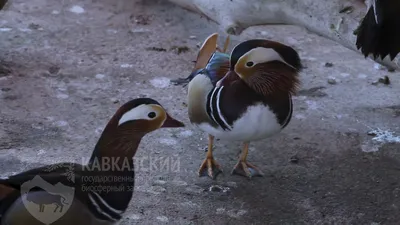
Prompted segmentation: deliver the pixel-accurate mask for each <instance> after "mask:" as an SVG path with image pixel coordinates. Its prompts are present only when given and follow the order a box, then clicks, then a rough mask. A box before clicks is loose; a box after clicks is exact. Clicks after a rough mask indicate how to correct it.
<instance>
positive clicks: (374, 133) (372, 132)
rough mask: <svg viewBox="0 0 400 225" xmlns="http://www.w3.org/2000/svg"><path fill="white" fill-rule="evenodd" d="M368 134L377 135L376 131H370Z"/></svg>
mask: <svg viewBox="0 0 400 225" xmlns="http://www.w3.org/2000/svg"><path fill="white" fill-rule="evenodd" d="M367 135H369V136H373V137H375V136H376V135H377V133H376V132H375V131H373V130H372V131H368V133H367Z"/></svg>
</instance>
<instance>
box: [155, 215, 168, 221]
mask: <svg viewBox="0 0 400 225" xmlns="http://www.w3.org/2000/svg"><path fill="white" fill-rule="evenodd" d="M156 219H157V220H159V221H161V222H168V221H169V219H168V217H166V216H157V218H156Z"/></svg>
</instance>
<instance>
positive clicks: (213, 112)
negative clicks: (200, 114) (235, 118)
mask: <svg viewBox="0 0 400 225" xmlns="http://www.w3.org/2000/svg"><path fill="white" fill-rule="evenodd" d="M223 89H224V86H221V87H215V88H214V89H213V90H212V91H211V92H210V94H209V95H208V96H207V105H206V110H207V114H208V116H209V117H210V118H211V120H212V121H214V123H216V124H217V125H218V126H219V127H221V128H222V129H223V130H231V129H232V121H231V123H230V124H229V123H228V122H227V119H226V118H225V116H224V114H223V113H222V111H221V93H222V90H223Z"/></svg>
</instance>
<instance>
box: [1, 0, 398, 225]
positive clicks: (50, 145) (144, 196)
mask: <svg viewBox="0 0 400 225" xmlns="http://www.w3.org/2000/svg"><path fill="white" fill-rule="evenodd" d="M11 2H12V4H11V5H10V6H9V7H8V8H7V10H5V11H1V12H0V49H1V51H0V62H1V65H0V69H1V71H0V88H1V91H0V107H1V111H0V124H1V128H0V171H1V175H2V176H7V175H10V174H12V173H16V172H20V171H22V170H25V169H28V168H32V167H35V166H39V165H43V164H49V163H55V162H61V161H77V162H82V161H83V162H86V160H87V157H89V156H90V154H91V151H92V149H93V147H94V145H95V143H96V141H97V138H98V137H99V134H100V132H101V130H102V129H103V127H104V126H105V124H106V123H107V122H108V119H109V118H110V117H111V115H112V114H113V113H114V112H115V110H116V109H117V108H118V107H119V106H120V105H121V104H122V103H123V102H125V101H127V100H129V99H132V98H136V97H139V96H141V97H143V96H148V97H152V98H155V99H157V100H158V101H160V102H161V103H162V104H163V105H164V106H165V107H166V108H167V109H168V110H169V112H170V114H171V115H173V116H175V117H176V118H179V119H181V120H183V121H184V122H185V123H186V124H187V127H185V128H182V129H175V130H172V129H170V130H167V129H164V130H159V131H157V132H154V133H152V134H150V135H148V136H146V138H145V139H144V140H143V142H142V144H141V146H140V149H139V152H138V154H137V158H139V159H143V162H144V164H143V165H142V166H140V168H139V170H138V172H137V185H136V192H135V195H134V198H133V199H132V202H131V207H130V208H129V210H128V211H127V213H126V218H125V219H124V220H123V221H122V223H121V224H163V223H164V224H365V225H373V224H399V223H400V213H399V210H400V209H399V207H400V162H399V160H400V127H399V124H400V100H399V97H398V96H400V76H399V74H396V73H390V72H388V71H386V70H384V69H380V68H378V67H377V65H375V63H374V62H372V61H371V60H365V59H364V58H362V56H360V55H359V54H357V53H355V52H352V51H350V50H348V49H346V48H344V47H342V46H340V45H338V44H336V43H334V42H332V41H329V40H326V39H323V38H321V37H319V36H316V35H313V34H310V33H308V32H307V31H305V30H303V29H301V28H298V27H292V26H274V27H272V26H270V27H253V28H250V29H248V30H246V31H245V32H244V33H243V34H242V35H241V36H239V37H233V43H232V45H231V47H233V45H234V44H237V43H238V41H241V40H246V39H249V38H253V37H258V38H268V39H273V40H276V41H281V42H283V43H286V44H289V45H291V46H293V47H294V48H295V49H297V50H298V51H299V53H300V55H301V57H302V60H303V64H304V65H305V66H307V68H306V69H305V70H304V71H303V73H302V74H301V80H302V90H301V91H300V92H299V94H298V96H296V97H295V101H294V103H295V111H294V117H293V119H292V122H291V123H290V125H289V126H288V127H287V128H285V130H284V131H283V132H282V133H281V134H279V135H276V136H274V137H271V138H269V139H267V140H264V141H259V142H254V143H251V149H250V155H249V160H250V161H251V162H253V163H254V164H256V165H258V166H259V167H260V168H261V169H262V170H263V171H264V173H265V176H264V177H262V178H254V179H252V180H247V179H246V178H244V177H239V176H232V175H230V170H231V169H232V167H233V166H234V165H235V163H236V159H237V158H236V157H237V154H238V153H239V151H240V147H241V146H240V143H228V142H224V141H223V140H220V141H218V142H217V143H216V149H215V157H216V159H217V161H218V162H219V163H220V164H222V166H223V169H224V174H223V175H222V176H219V177H218V179H217V180H216V181H213V180H211V179H209V178H207V177H202V178H199V177H198V176H197V174H196V172H197V169H198V167H199V165H200V163H201V161H202V160H203V158H204V156H205V152H204V147H205V145H206V142H207V140H206V134H204V133H202V132H200V131H199V130H197V129H196V128H195V127H193V126H191V125H190V123H189V121H188V118H187V109H186V104H185V102H186V93H187V90H186V88H184V87H181V86H174V85H172V84H170V83H169V79H175V78H178V77H185V76H187V75H188V73H189V72H190V70H191V67H192V66H193V63H192V60H195V57H196V53H197V50H198V47H197V46H196V45H198V43H199V42H200V41H202V40H203V39H204V38H205V37H206V36H208V35H209V34H210V33H212V32H215V31H219V30H218V26H217V25H216V24H214V23H212V22H208V21H207V20H206V19H205V18H200V16H198V15H195V14H192V13H190V12H187V11H185V10H183V9H181V8H179V7H176V6H174V5H172V4H170V3H167V2H165V1H156V0H146V1H128V0H119V1H110V0H80V1H78V0H64V1H50V0H30V1H23V0H12V1H11ZM56 2H57V3H56ZM59 2H61V3H59ZM221 34H223V33H222V32H221ZM223 35H224V34H223ZM327 63H328V64H327ZM385 75H388V76H389V78H390V81H391V84H390V85H385V84H382V83H374V82H375V81H377V80H378V79H379V78H380V77H383V76H385ZM332 83H335V84H332ZM82 157H84V158H83V160H82ZM151 160H153V161H152V163H153V167H152V168H151V169H149V167H148V166H149V165H150V161H151ZM146 165H147V166H146ZM213 185H218V186H214V187H213ZM210 187H211V188H210Z"/></svg>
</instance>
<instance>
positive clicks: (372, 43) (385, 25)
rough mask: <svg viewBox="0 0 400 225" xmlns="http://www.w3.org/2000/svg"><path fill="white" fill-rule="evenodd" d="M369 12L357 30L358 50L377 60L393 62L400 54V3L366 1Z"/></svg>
mask: <svg viewBox="0 0 400 225" xmlns="http://www.w3.org/2000/svg"><path fill="white" fill-rule="evenodd" d="M365 2H366V4H367V7H368V12H367V14H366V15H365V17H364V18H363V20H362V21H361V24H360V26H359V28H358V29H357V41H356V46H357V49H361V52H362V53H363V54H364V56H365V57H367V56H368V55H369V54H372V55H373V57H374V58H375V59H376V58H377V57H381V59H383V58H385V57H386V56H387V55H389V56H390V59H391V60H393V59H394V58H395V57H396V56H397V54H398V53H399V52H400V41H399V40H400V16H399V15H400V1H399V0H366V1H365Z"/></svg>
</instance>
